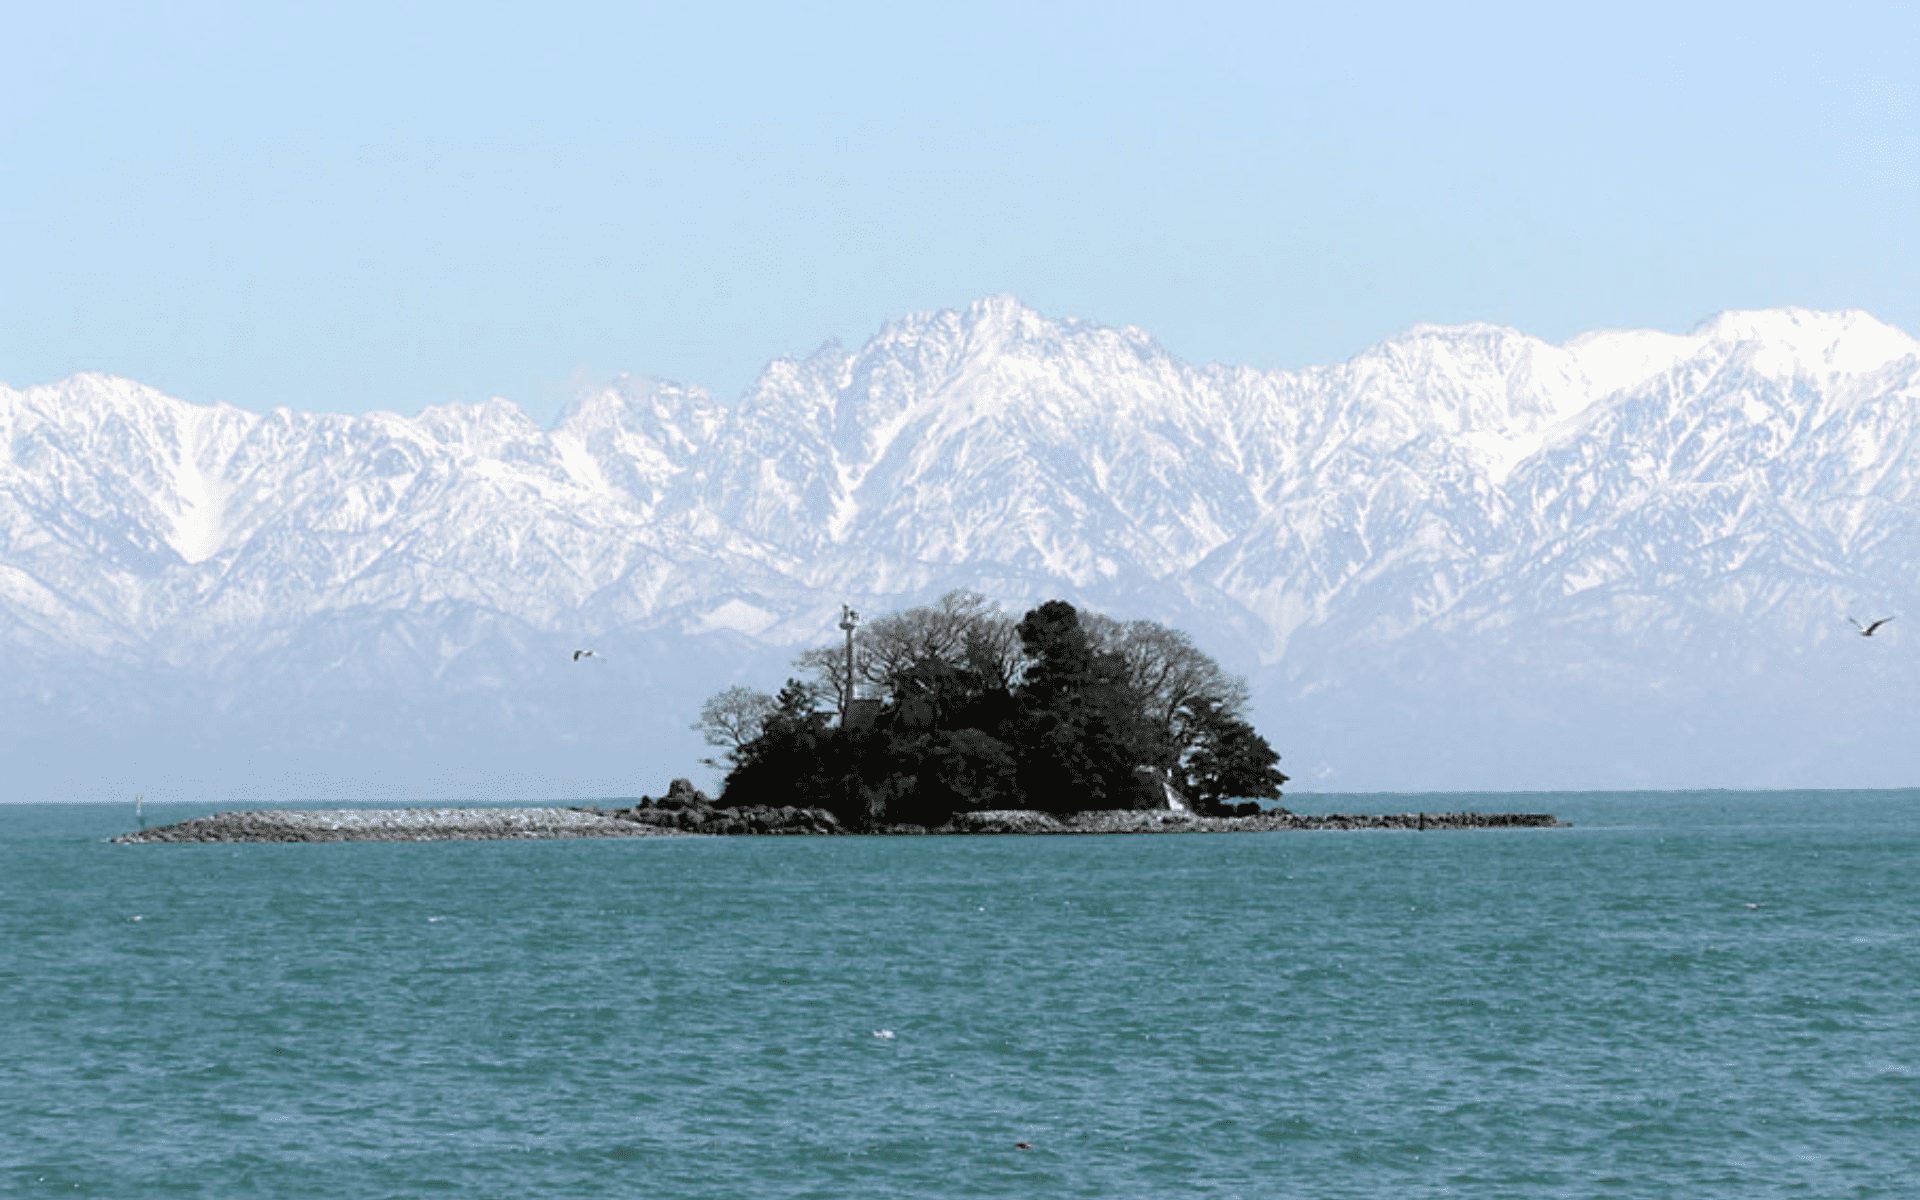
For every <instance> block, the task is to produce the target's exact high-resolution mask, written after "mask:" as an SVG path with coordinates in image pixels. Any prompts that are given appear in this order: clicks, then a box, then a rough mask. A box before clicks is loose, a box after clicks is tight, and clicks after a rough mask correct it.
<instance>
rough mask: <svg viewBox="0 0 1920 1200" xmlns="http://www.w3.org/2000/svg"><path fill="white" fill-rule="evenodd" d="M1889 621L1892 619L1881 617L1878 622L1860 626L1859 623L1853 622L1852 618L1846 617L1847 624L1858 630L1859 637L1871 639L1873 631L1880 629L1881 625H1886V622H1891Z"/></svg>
mask: <svg viewBox="0 0 1920 1200" xmlns="http://www.w3.org/2000/svg"><path fill="white" fill-rule="evenodd" d="M1891 620H1893V618H1892V617H1881V618H1880V619H1879V620H1877V621H1874V622H1871V623H1869V624H1866V625H1862V624H1861V623H1860V622H1858V621H1855V620H1854V619H1853V618H1852V617H1848V618H1847V621H1848V622H1849V623H1850V624H1851V625H1852V626H1853V627H1854V628H1855V629H1858V630H1859V631H1860V636H1861V637H1872V636H1873V631H1874V630H1876V629H1878V628H1880V627H1881V626H1882V625H1885V624H1886V623H1887V622H1888V621H1891Z"/></svg>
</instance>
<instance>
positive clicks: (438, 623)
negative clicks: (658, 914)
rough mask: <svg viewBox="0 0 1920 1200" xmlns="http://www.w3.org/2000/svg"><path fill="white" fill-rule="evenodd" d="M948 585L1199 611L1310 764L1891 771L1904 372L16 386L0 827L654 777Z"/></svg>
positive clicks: (836, 368)
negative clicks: (128, 799) (4, 813)
mask: <svg viewBox="0 0 1920 1200" xmlns="http://www.w3.org/2000/svg"><path fill="white" fill-rule="evenodd" d="M957 586H966V587H972V588H975V589H978V590H980V591H984V592H987V593H988V594H990V595H993V596H995V597H997V598H1000V599H1002V600H1004V601H1005V602H1007V603H1008V604H1009V606H1010V607H1014V608H1019V607H1023V606H1026V605H1029V604H1031V603H1034V602H1037V601H1039V600H1042V599H1046V598H1049V597H1052V596H1064V597H1066V598H1069V599H1072V600H1074V601H1076V602H1080V603H1085V604H1089V605H1091V606H1093V607H1096V608H1100V609H1103V610H1105V611H1108V612H1111V613H1113V614H1115V615H1121V616H1151V617H1156V618H1160V619H1163V620H1166V621H1169V622H1171V623H1174V624H1177V625H1180V626H1182V627H1184V628H1187V629H1189V630H1190V631H1192V632H1194V633H1195V634H1196V636H1197V637H1198V638H1199V639H1200V641H1201V642H1202V643H1203V644H1204V645H1206V646H1207V647H1208V648H1209V649H1211V650H1213V651H1214V652H1215V653H1216V655H1217V656H1218V657H1220V658H1221V659H1222V660H1223V661H1224V662H1226V663H1227V664H1228V665H1229V666H1231V667H1233V668H1234V669H1237V670H1240V671H1242V672H1244V673H1245V674H1247V675H1248V676H1249V677H1250V678H1251V679H1252V680H1253V682H1254V684H1255V688H1256V693H1257V695H1258V697H1259V708H1258V711H1257V714H1256V715H1257V717H1258V718H1259V721H1260V723H1261V724H1262V726H1263V727H1264V728H1265V729H1266V730H1267V731H1268V733H1269V735H1270V737H1271V738H1272V740H1273V741H1274V742H1275V743H1276V745H1277V746H1278V747H1279V748H1280V749H1281V751H1282V753H1283V755H1284V756H1285V760H1284V764H1283V765H1284V766H1286V768H1287V769H1288V770H1289V771H1291V772H1293V773H1294V774H1295V776H1296V777H1297V779H1298V781H1299V782H1301V783H1307V784H1311V785H1316V786H1321V787H1341V788H1361V787H1382V788H1424V787H1433V788H1445V787H1530V786H1539V787H1584V786H1634V785H1637V784H1649V785H1702V786H1714V785H1726V786H1735V785H1746V786H1754V785H1765V784H1780V785H1820V784H1831V785H1852V784H1861V785H1865V784H1899V783H1913V782H1915V781H1916V779H1917V778H1920V755H1916V753H1915V752H1914V751H1913V750H1911V749H1910V748H1909V747H1908V745H1907V743H1908V742H1909V741H1911V737H1910V730H1909V728H1908V727H1909V726H1910V724H1911V720H1912V718H1911V717H1910V715H1909V714H1911V713H1913V712H1915V711H1920V659H1917V658H1916V655H1915V653H1914V651H1913V650H1912V649H1911V647H1913V646H1915V645H1917V644H1920V642H1917V641H1916V639H1920V604H1916V603H1915V596H1916V592H1920V342H1916V340H1915V339H1914V338H1912V337H1910V336H1909V335H1907V334H1906V333H1904V332H1902V331H1900V330H1897V329H1894V328H1891V327H1889V326H1887V325H1885V324H1882V323H1881V322H1879V321H1876V320H1875V319H1874V318H1872V317H1870V316H1868V315H1867V314H1865V313H1860V312H1840V313H1832V312H1809V311H1802V310H1795V309H1782V310H1770V311H1761V312H1738V313H1727V314H1723V315H1721V316H1719V317H1716V318H1714V319H1712V320H1710V321H1708V322H1706V323H1705V324H1703V325H1701V326H1700V327H1699V328H1698V329H1696V330H1694V331H1693V332H1692V333H1689V334H1685V335H1672V334H1664V333H1652V332H1604V333H1593V334H1587V335H1585V336H1582V337H1578V338H1575V339H1573V340H1572V341H1570V342H1567V343H1565V344H1564V345H1554V344H1551V343H1548V342H1544V341H1541V340H1539V339H1536V338H1532V337H1528V336H1526V335H1525V334H1521V333H1518V332H1515V331H1513V330H1510V329H1502V328H1497V327H1493V326H1485V325H1473V326H1461V327H1444V328H1443V327H1426V326H1423V327H1420V328H1416V329H1414V330H1412V331H1410V332H1408V333H1406V334H1404V335H1403V336H1400V337H1397V338H1394V339H1392V340H1391V341H1388V342H1385V343H1383V344H1381V345H1380V346H1377V347H1375V348H1373V349H1371V350H1369V351H1367V352H1366V353H1364V354H1361V355H1359V356H1358V357H1356V358H1354V359H1352V360H1350V361H1348V362H1345V363H1341V364H1339V365H1337V366H1328V367H1315V368H1311V369H1308V370H1303V371H1292V372H1284V371H1258V370H1252V369H1248V368H1240V367H1226V366H1197V365H1193V364H1189V363H1185V362H1182V361H1181V360H1179V359H1177V358H1175V357H1173V356H1172V355H1170V354H1168V353H1167V352H1166V351H1164V350H1163V349H1161V348H1160V347H1159V346H1158V345H1156V344H1155V343H1154V341H1153V340H1152V339H1151V338H1150V337H1148V336H1147V335H1146V334H1145V333H1142V332H1141V331H1139V330H1136V329H1109V328H1103V327H1100V326H1095V325H1089V324H1085V323H1082V322H1079V321H1072V320H1055V319H1051V318H1047V317H1043V316H1041V315H1039V314H1038V313H1035V312H1033V311H1032V310H1030V309H1027V308H1024V307H1022V306H1021V305H1020V304H1019V303H1018V302H1016V301H1014V300H1012V299H1008V298H995V299H990V300H985V301H981V302H979V303H976V304H974V305H972V306H971V307H969V308H968V309H967V310H966V311H964V312H936V313H923V314H916V315H913V316H909V317H907V318H905V319H903V320H900V321H898V322H896V323H894V324H892V325H889V326H887V327H886V328H885V329H883V330H881V331H880V333H879V334H878V335H877V336H875V337H874V338H873V339H872V340H871V341H870V342H868V343H867V344H866V345H864V346H862V347H860V348H858V349H856V350H852V351H848V350H844V349H842V348H840V347H838V346H832V345H829V346H827V347H824V348H822V349H821V350H819V351H817V352H816V353H814V354H813V355H811V356H809V357H807V358H804V359H797V360H794V359H782V360H778V361H776V362H774V363H773V364H771V365H770V366H769V367H768V368H767V370H766V372H765V373H764V375H763V376H762V377H761V379H760V380H759V382H758V383H757V384H755V385H754V387H753V388H752V389H751V390H750V391H748V392H747V394H746V395H744V396H742V397H740V398H739V399H738V400H733V401H722V400H717V399H715V398H713V397H711V396H709V395H708V394H707V393H706V392H704V391H701V390H699V389H697V388H686V387H682V386H679V385H676V384H670V383H664V382H658V381H653V380H643V379H629V378H622V379H621V380H619V381H618V382H616V383H615V384H613V385H611V386H609V387H606V388H604V389H602V390H600V391H597V392H593V393H591V394H587V395H583V396H581V397H580V398H579V399H578V400H577V401H576V402H575V403H574V404H573V406H572V407H571V408H569V409H568V410H567V411H566V412H565V413H564V414H563V415H562V416H561V417H560V418H559V420H558V421H557V422H556V424H555V425H554V426H553V428H551V429H545V430H543V429H541V428H540V427H539V426H537V425H536V424H534V423H533V422H532V421H531V420H529V419H528V418H527V416H526V415H525V414H524V413H523V412H521V411H520V409H518V408H517V407H515V406H514V405H512V404H510V403H508V402H506V401H502V400H492V401H489V402H487V403H485V404H479V405H471V406H469V405H452V406H447V407H441V408H431V409H428V410H426V411H425V412H423V413H421V414H420V415H419V416H418V417H414V418H405V417H400V416H394V415H388V414H373V415H369V416H364V417H346V416H338V415H327V414H318V413H302V412H292V411H289V410H286V409H276V410H274V411H272V412H271V413H267V414H264V415H262V414H258V413H254V412H251V411H246V410H241V409H237V408H230V407H220V406H216V407H208V406H203V405H196V404H191V403H188V402H185V401H182V400H178V399H175V398H172V397H169V396H166V395H163V394H161V393H159V392H156V391H154V390H152V389H151V388H147V387H143V386H142V385H140V384H138V383H135V382H132V381H130V380H124V379H117V378H110V377H103V376H96V375H82V376H76V377H74V378H72V379H68V380H65V381H63V382H61V383H57V384H52V385H48V386H42V387H30V388H27V389H25V390H22V391H15V390H11V389H8V388H5V387H0V654H4V655H5V662H6V664H7V668H8V669H7V670H6V671H5V672H4V675H0V718H3V719H4V725H5V728H4V731H0V750H3V751H4V753H5V755H6V763H5V766H6V771H5V774H6V776H7V777H8V778H9V780H10V782H8V783H7V784H5V785H0V798H16V799H18V798H31V797H33V796H42V795H44V796H50V797H51V796H68V795H82V796H101V795H109V794H112V795H117V794H120V793H121V792H131V791H132V790H136V789H144V790H146V791H147V792H148V794H149V795H150V796H160V795H206V796H209V797H210V798H225V797H226V796H228V795H259V796H270V795H282V794H289V793H292V794H334V795H359V794H365V795H392V794H418V795H427V794H440V795H445V794H459V795H497V794H528V795H535V794H543V795H554V794H560V795H565V794H578V793H582V792H587V793H614V792H635V791H639V790H647V789H651V790H655V791H658V790H659V788H660V787H661V786H662V785H663V784H664V781H665V780H666V778H667V777H668V776H669V775H672V774H676V773H686V772H688V771H690V770H692V769H693V760H694V759H696V758H697V757H698V756H699V755H700V754H701V753H702V751H701V750H700V748H699V746H698V743H697V740H696V739H695V737H694V735H693V734H692V733H691V732H689V731H688V730H687V728H686V727H687V725H688V723H689V722H690V721H691V720H692V718H693V715H694V712H695V710H696V709H697V707H698V705H699V702H700V700H701V699H702V698H703V697H704V696H705V695H706V694H708V693H709V692H711V691H713V690H716V689H717V688H719V687H721V686H724V685H725V684H727V683H729V682H732V681H734V680H735V679H739V678H746V679H749V680H752V681H755V682H758V683H761V684H763V685H765V686H769V687H772V686H777V685H778V683H779V681H780V679H781V678H782V676H783V670H784V664H785V662H786V660H787V659H788V658H790V656H791V655H792V653H793V652H794V650H796V649H797V648H799V647H802V646H804V645H807V644H810V643H811V642H813V641H816V640H821V639H823V638H825V637H829V636H834V635H833V632H832V630H831V626H832V623H833V619H834V618H835V616H836V615H837V613H838V606H839V604H840V602H841V601H842V600H848V601H851V602H853V603H854V604H855V606H856V607H860V608H863V609H866V610H869V611H873V612H879V611H884V610H886V609H888V608H891V607H894V606H897V605H899V604H903V603H907V602H912V601H917V600H921V599H926V598H930V597H932V596H935V595H937V594H939V593H940V592H942V591H945V590H947V589H949V588H952V587H957ZM1909 612H1910V613H1912V624H1913V628H1911V629H1909V628H1908V626H1907V624H1906V623H1904V622H1902V621H1895V622H1894V623H1893V624H1892V625H1889V626H1887V627H1886V628H1885V629H1883V630H1882V631H1881V632H1880V633H1879V634H1878V635H1876V636H1875V637H1874V638H1872V639H1862V638H1859V637H1857V636H1855V635H1854V634H1853V631H1852V629H1851V628H1850V627H1849V626H1848V625H1847V624H1846V622H1845V620H1844V617H1845V616H1846V614H1848V613H1853V614H1855V615H1858V616H1861V617H1863V618H1864V617H1868V616H1885V615H1888V614H1890V613H1901V614H1904V613H1909ZM585 646H591V647H593V648H595V649H596V650H597V651H598V653H597V654H596V656H595V657H594V658H593V659H590V660H586V661H584V662H582V663H574V662H572V661H571V657H570V652H571V651H572V650H573V649H575V648H577V647H585Z"/></svg>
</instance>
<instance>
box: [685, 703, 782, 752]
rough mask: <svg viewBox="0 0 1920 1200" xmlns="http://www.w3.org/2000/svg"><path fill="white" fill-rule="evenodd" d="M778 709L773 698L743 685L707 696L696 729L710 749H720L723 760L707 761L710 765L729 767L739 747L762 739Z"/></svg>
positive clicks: (695, 724)
mask: <svg viewBox="0 0 1920 1200" xmlns="http://www.w3.org/2000/svg"><path fill="white" fill-rule="evenodd" d="M778 707H779V704H778V702H777V701H775V700H774V698H773V697H772V696H769V695H767V694H766V693H765V692H758V691H755V690H754V689H752V688H750V687H746V686H743V685H741V684H735V685H733V686H732V687H730V688H727V689H725V690H724V691H719V692H715V693H714V694H713V695H711V696H709V697H707V701H706V703H705V704H702V705H701V706H700V719H699V720H698V721H695V722H694V723H693V728H694V729H695V730H696V731H698V732H699V733H700V734H701V735H702V736H703V737H705V738H706V739H707V744H708V745H709V746H717V747H719V748H720V751H721V755H720V759H719V760H716V759H708V760H706V761H707V763H708V765H709V766H727V765H730V764H731V763H732V762H733V761H734V756H735V755H736V754H737V753H738V751H739V749H740V747H742V746H744V745H746V744H747V743H748V742H751V741H752V740H754V739H755V738H757V737H759V736H760V732H761V730H762V729H764V728H765V727H766V723H767V718H768V717H769V716H771V715H772V714H773V713H774V711H775V710H776V709H777V708H778Z"/></svg>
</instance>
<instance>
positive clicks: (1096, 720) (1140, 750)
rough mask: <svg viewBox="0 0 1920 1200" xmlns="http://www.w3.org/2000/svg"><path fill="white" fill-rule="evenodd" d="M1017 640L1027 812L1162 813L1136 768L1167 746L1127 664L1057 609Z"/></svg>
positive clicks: (1072, 614)
mask: <svg viewBox="0 0 1920 1200" xmlns="http://www.w3.org/2000/svg"><path fill="white" fill-rule="evenodd" d="M1019 632H1020V644H1021V646H1022V647H1023V649H1024V650H1025V651H1026V655H1027V671H1026V680H1025V683H1024V684H1023V685H1022V687H1021V689H1020V692H1019V701H1020V710H1019V718H1018V729H1017V732H1016V735H1015V742H1016V752H1017V756H1018V761H1019V779H1020V790H1021V792H1022V793H1023V794H1024V795H1025V797H1026V802H1027V807H1029V808H1037V809H1041V810H1043V811H1048V812H1073V811H1078V810H1080V809H1090V808H1156V807H1159V806H1160V805H1161V804H1162V803H1163V799H1162V797H1161V796H1160V795H1159V792H1158V789H1157V788H1156V787H1154V786H1152V779H1151V776H1150V775H1143V773H1142V770H1141V768H1143V767H1151V766H1152V765H1153V764H1155V763H1157V762H1160V761H1161V760H1163V759H1164V757H1165V754H1166V751H1165V745H1164V738H1163V737H1162V736H1161V734H1160V732H1159V730H1158V729H1156V728H1155V726H1154V725H1153V723H1152V722H1151V721H1149V720H1148V719H1147V718H1146V717H1145V716H1144V707H1145V706H1144V704H1143V703H1142V699H1141V697H1140V696H1139V695H1138V694H1136V693H1135V692H1134V690H1133V689H1132V688H1131V687H1129V686H1128V683H1127V676H1126V668H1125V665H1124V664H1123V663H1121V662H1120V660H1119V659H1118V658H1117V657H1115V656H1114V655H1111V654H1102V653H1100V652H1098V651H1096V650H1095V649H1094V648H1093V646H1092V644H1091V643H1090V642H1089V641H1088V639H1087V635H1086V631H1085V630H1083V629H1082V628H1081V627H1080V614H1079V613H1078V612H1077V611H1076V610H1075V609H1074V607H1073V606H1072V605H1071V604H1068V603H1067V602H1066V601H1064V600H1049V601H1048V602H1047V603H1045V604H1042V605H1041V606H1040V607H1039V608H1036V609H1034V610H1033V611H1031V612H1029V613H1027V615H1026V616H1025V617H1024V618H1022V620H1021V622H1020V626H1019Z"/></svg>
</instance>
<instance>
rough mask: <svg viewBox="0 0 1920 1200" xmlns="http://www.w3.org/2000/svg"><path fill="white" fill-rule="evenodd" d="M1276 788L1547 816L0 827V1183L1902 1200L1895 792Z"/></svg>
mask: <svg viewBox="0 0 1920 1200" xmlns="http://www.w3.org/2000/svg"><path fill="white" fill-rule="evenodd" d="M1291 803H1292V804H1293V806H1294V807H1296V808H1299V809H1301V810H1304V811H1315V810H1325V809H1330V808H1345V809H1360V810H1368V811H1383V810H1392V811H1398V810H1404V809H1407V808H1421V807H1423V808H1427V809H1430V810H1439V809H1450V808H1466V807H1474V808H1490V809H1523V810H1538V809H1543V808H1544V809H1548V810H1551V811H1555V812H1557V813H1559V814H1560V815H1561V816H1563V817H1565V818H1568V819H1570V820H1572V821H1574V822H1576V827H1575V828H1572V829H1567V830H1558V831H1551V830H1550V831H1539V830H1521V831H1489V832H1445V833H1425V834H1419V833H1382V832H1368V833H1311V834H1267V835H1233V836H1205V837H1199V836H1187V837H1112V838H1098V837H1082V838H1055V839H1046V838H1000V839H992V838H978V839H905V838H899V839H874V838H846V839H776V838H754V839H715V840H684V841H681V840H659V841H651V840H649V841H621V842H572V843H473V844H442V845H317V846H225V847H222V846H112V845H107V844H105V842H104V840H103V839H105V838H106V837H108V836H110V835H112V834H114V833H118V832H121V831H123V830H124V829H125V828H126V827H127V825H128V823H129V822H130V819H131V815H132V814H131V812H130V811H128V810H127V809H125V808H120V807H116V808H112V809H108V808H104V807H85V806H78V807H54V806H10V807H0V1194H3V1195H8V1196H16V1195H17V1196H40V1195H46V1196H56V1195H59V1196H70V1195H83V1196H105V1197H164V1196H207V1197H227V1196H273V1197H294V1196H328V1197H343V1196H416V1195H425V1194H431V1193H436V1192H437V1193H446V1194H455V1195H471V1196H535V1195H551V1196H667V1197H680V1196H686V1197H729V1198H735V1197H800V1196H808V1197H876V1198H877V1197H902V1196H941V1197H945V1196H953V1197H976V1196H977V1197H1030V1196H1085V1197H1155V1198H1158V1197H1169V1196H1219V1197H1291V1196H1300V1197H1318V1196H1328V1197H1332V1196H1381V1197H1440V1196H1476V1197H1477V1196H1567V1197H1576V1196H1579V1197H1584V1196H1646V1197H1677V1196H1685V1197H1714V1196H1726V1197H1743V1198H1753V1197H1786V1196H1807V1197H1840V1196H1854V1197H1861V1196H1912V1195H1914V1194H1916V1193H1915V1187H1916V1184H1915V1180H1916V1179H1920V871H1917V870H1916V867H1917V866H1920V792H1880V793H1836V792H1824V793H1765V794H1741V793H1668V794H1635V795H1584V794H1559V795H1551V796H1517V795H1495V796H1481V795H1455V796H1446V797H1418V798H1408V797H1343V798H1338V799H1335V798H1295V799H1294V800H1292V801H1291ZM206 811H212V806H205V807H192V808H189V807H186V806H181V807H179V808H160V809H157V810H154V809H150V810H149V818H150V820H156V819H157V820H171V819H178V818H184V817H186V816H190V815H200V814H201V813H202V812H206ZM136 918H137V919H136ZM877 1031H890V1032H891V1033H892V1035H893V1036H891V1037H881V1036H876V1032H877ZM1017 1142H1029V1143H1031V1145H1032V1148H1031V1149H1030V1150H1020V1149H1016V1148H1015V1143H1017Z"/></svg>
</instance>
